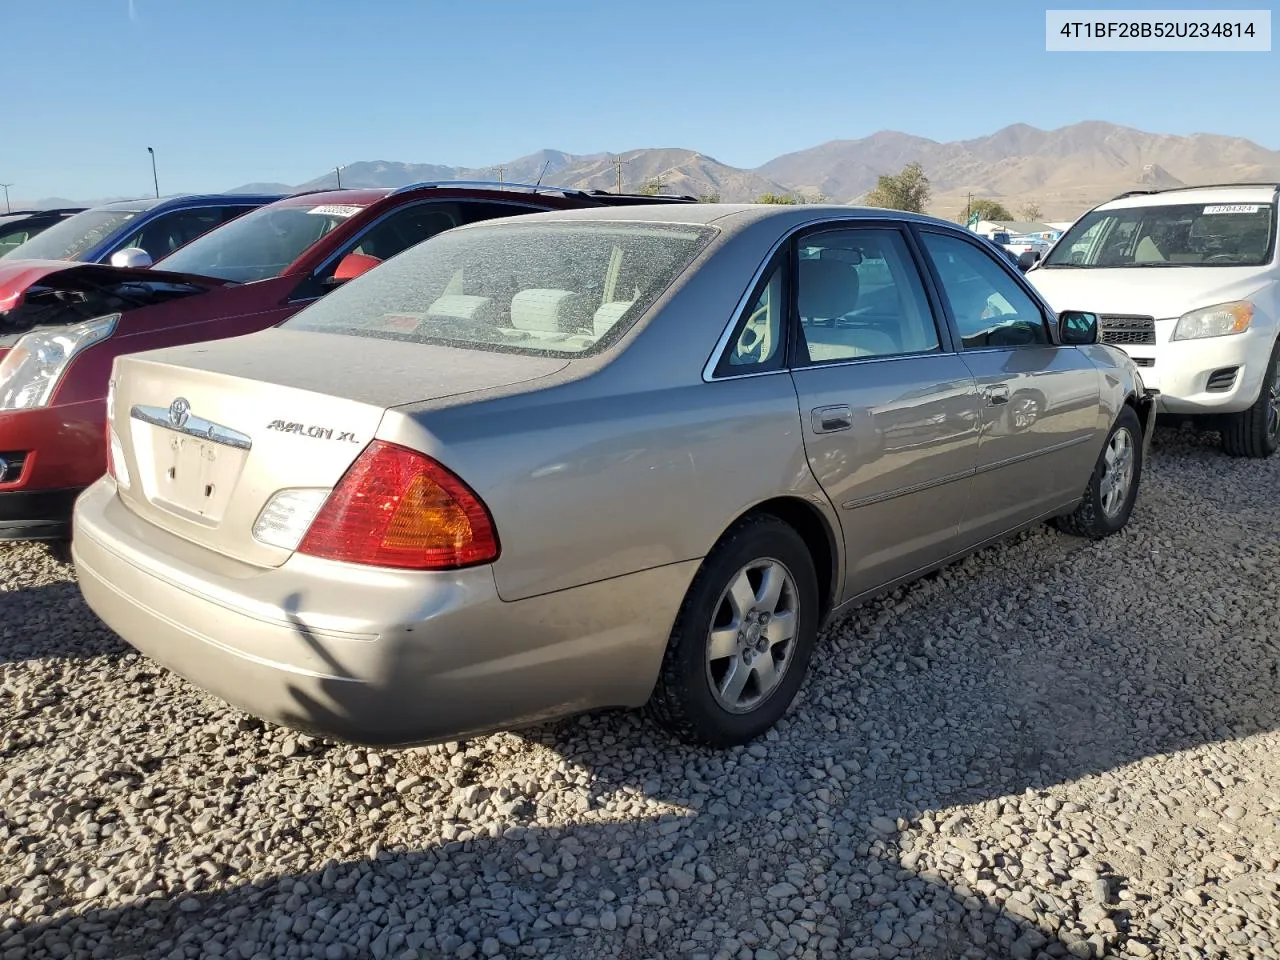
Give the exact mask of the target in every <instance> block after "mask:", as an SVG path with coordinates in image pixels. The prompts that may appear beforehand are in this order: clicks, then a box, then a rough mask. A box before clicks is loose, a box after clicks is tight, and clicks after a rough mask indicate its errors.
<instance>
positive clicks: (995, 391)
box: [985, 383, 1009, 406]
mask: <svg viewBox="0 0 1280 960" xmlns="http://www.w3.org/2000/svg"><path fill="white" fill-rule="evenodd" d="M985 392H986V395H987V405H988V406H995V405H996V404H999V403H1008V402H1009V388H1008V387H1007V386H1005V385H1004V384H1003V383H1001V384H997V385H996V386H994V387H987V389H986V391H985Z"/></svg>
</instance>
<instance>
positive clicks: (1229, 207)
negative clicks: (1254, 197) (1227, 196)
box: [1204, 203, 1262, 214]
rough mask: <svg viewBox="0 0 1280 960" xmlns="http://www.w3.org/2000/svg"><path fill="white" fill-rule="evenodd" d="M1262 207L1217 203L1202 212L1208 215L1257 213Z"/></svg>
mask: <svg viewBox="0 0 1280 960" xmlns="http://www.w3.org/2000/svg"><path fill="white" fill-rule="evenodd" d="M1261 209H1262V207H1261V206H1260V205H1259V204H1256V203H1219V204H1214V205H1213V206H1210V207H1205V208H1204V212H1205V213H1206V214H1210V213H1257V212H1258V211H1259V210H1261Z"/></svg>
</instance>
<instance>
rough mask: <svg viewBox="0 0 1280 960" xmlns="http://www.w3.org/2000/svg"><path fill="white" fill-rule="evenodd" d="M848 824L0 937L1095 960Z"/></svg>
mask: <svg viewBox="0 0 1280 960" xmlns="http://www.w3.org/2000/svg"><path fill="white" fill-rule="evenodd" d="M784 820H785V818H779V820H778V821H776V822H777V823H781V822H783V821H784ZM841 826H842V827H843V826H845V825H841ZM848 827H849V828H848V829H834V830H833V829H830V828H824V829H823V830H822V831H821V832H813V833H810V832H809V831H803V832H797V836H796V837H795V838H794V839H793V840H791V841H789V842H788V843H786V844H784V846H785V847H791V846H794V845H797V844H801V845H806V846H807V845H816V848H817V849H825V850H827V856H826V857H825V860H826V865H825V867H824V866H821V865H815V861H814V860H812V859H810V860H808V861H806V862H804V863H799V862H797V861H794V860H789V859H788V857H787V855H786V850H785V849H784V850H782V851H779V850H768V849H760V848H758V847H757V846H756V845H755V844H756V839H755V838H754V837H753V836H752V832H753V831H751V830H750V829H749V828H746V829H744V826H743V820H742V817H741V815H740V812H739V811H730V810H723V811H720V812H718V813H711V812H708V811H706V810H703V811H688V812H685V813H683V814H679V813H677V814H668V815H664V816H661V817H654V818H647V819H633V820H625V821H620V822H611V823H608V824H594V823H591V822H581V823H577V824H572V825H568V826H565V827H562V828H525V827H520V826H509V827H507V828H506V829H505V831H504V833H503V834H502V835H501V836H498V837H488V836H485V837H480V838H477V839H472V840H466V841H462V840H457V841H453V842H448V843H438V844H433V845H429V846H424V847H419V848H413V849H403V848H393V849H385V850H378V851H376V852H374V853H373V854H372V855H371V856H368V857H364V858H358V859H349V860H342V861H339V860H334V859H331V860H329V861H328V862H327V863H325V864H323V865H322V866H321V867H320V868H318V869H313V870H307V871H302V872H297V873H285V874H282V875H276V876H271V877H266V878H261V879H259V880H257V881H255V882H240V883H236V882H234V881H233V882H231V883H229V884H227V885H226V886H223V887H220V888H217V889H203V890H193V891H180V892H177V893H175V894H173V895H168V896H157V895H152V896H143V897H128V898H125V899H127V900H128V901H129V902H128V903H126V904H122V905H117V906H109V907H104V906H101V903H102V901H103V900H106V899H116V897H113V896H112V895H111V894H110V893H108V894H107V895H106V896H105V897H99V899H98V901H97V902H96V903H95V904H93V905H92V906H89V908H88V909H85V908H84V906H85V905H82V906H81V907H79V909H77V910H76V912H74V913H72V912H69V911H60V912H59V913H58V915H57V916H55V917H52V918H50V919H47V920H43V921H40V922H35V923H29V924H20V923H18V924H15V923H13V922H12V921H10V922H9V923H7V924H6V925H5V927H4V929H3V930H0V943H3V944H4V945H5V946H7V947H9V948H10V953H13V951H14V950H16V949H18V948H21V951H22V952H20V953H13V955H14V956H22V957H23V958H24V960H25V958H28V957H29V958H31V960H37V958H41V957H46V956H53V957H61V956H66V955H68V952H69V951H68V950H67V948H68V947H73V948H75V949H79V950H84V951H86V952H85V954H84V955H85V956H89V955H90V953H92V956H94V957H109V958H112V960H134V958H138V960H142V958H147V960H150V958H161V957H174V956H182V955H183V952H182V951H183V950H184V948H185V951H186V955H187V956H192V957H196V956H199V957H213V956H219V957H221V956H229V957H240V958H243V960H250V958H254V957H257V958H264V957H285V956H303V957H317V958H328V960H363V958H367V957H374V958H383V957H394V958H403V960H408V958H412V957H416V958H419V960H423V958H432V960H434V958H444V957H463V958H466V957H473V956H475V957H490V958H492V957H501V958H514V957H517V956H555V957H563V958H570V957H582V958H592V960H595V958H601V957H614V958H617V960H641V958H649V957H664V958H666V957H672V958H674V957H680V958H690V960H693V958H707V960H710V958H713V957H724V958H729V957H750V956H752V954H750V953H744V952H743V951H744V948H747V949H751V950H754V951H757V952H755V954H754V956H755V958H756V960H769V958H775V957H779V956H792V955H794V956H801V955H804V956H815V957H823V958H835V957H839V958H841V960H843V958H866V960H871V958H880V957H884V958H889V957H895V956H912V957H919V958H926V960H961V958H973V960H978V958H992V960H995V958H1000V960H1006V958H1008V957H1011V956H1016V957H1028V958H1030V957H1055V958H1057V957H1068V956H1071V955H1072V948H1073V946H1074V948H1075V951H1076V953H1075V955H1081V956H1088V955H1089V954H1088V953H1087V952H1083V953H1082V952H1080V947H1079V943H1078V941H1075V940H1060V939H1059V938H1057V937H1056V936H1054V935H1053V934H1052V933H1046V932H1045V931H1044V930H1043V929H1042V928H1041V926H1039V925H1037V924H1035V923H1032V922H1030V921H1028V920H1026V919H1022V918H1019V917H1017V916H1014V915H1012V914H1010V913H1009V912H1007V911H1004V910H1001V909H999V908H998V907H995V906H994V905H992V904H989V903H986V902H984V901H983V900H981V899H980V898H976V897H973V896H971V895H960V894H958V893H957V892H956V891H955V890H954V889H952V888H951V887H949V886H948V885H947V884H945V883H942V882H940V881H938V880H937V879H936V878H921V877H918V876H916V875H915V874H913V873H912V872H911V871H907V870H903V869H902V868H901V867H900V866H899V864H898V863H897V862H896V861H895V860H894V859H893V858H892V857H891V856H887V855H885V854H888V853H890V852H891V851H890V850H889V849H887V848H885V847H884V840H883V839H882V838H879V839H877V838H876V837H875V835H874V833H872V834H871V836H870V838H868V837H867V836H865V835H864V834H863V831H862V830H860V829H857V828H855V827H853V825H848ZM869 843H870V848H869ZM650 851H651V852H650ZM731 851H732V852H733V853H734V854H735V855H736V856H737V857H738V858H739V859H738V860H737V861H736V863H734V862H733V861H732V857H727V856H726V854H729V853H730V852H731ZM780 854H781V855H780ZM877 854H882V855H881V856H877ZM639 877H644V878H645V879H644V880H639V879H638V878H639ZM823 878H831V882H830V884H828V882H827V880H825V879H823ZM815 886H816V887H817V888H818V889H817V892H814V887H815ZM801 890H806V892H805V893H803V894H802V893H801V892H800V891H801ZM837 890H838V891H839V892H837ZM886 894H888V895H890V896H892V898H893V899H892V900H890V899H889V898H888V897H887V896H886ZM904 899H910V900H911V902H912V905H913V907H914V909H915V910H916V911H917V913H923V914H927V915H928V917H929V919H928V920H923V919H921V921H920V925H918V926H917V925H913V924H912V923H911V922H908V923H907V924H905V925H900V926H899V927H898V928H896V929H885V928H884V927H883V926H882V925H881V923H880V922H876V923H869V922H868V918H869V917H871V916H873V915H875V913H876V911H882V908H883V907H884V905H885V904H886V903H894V904H901V903H903V902H904ZM51 906H52V905H51ZM770 938H775V939H774V940H773V943H774V947H773V948H769V947H766V946H765V944H766V943H767V942H769V941H770ZM466 944H471V945H472V946H471V947H467V946H465V945H466ZM1011 945H1012V946H1011ZM806 951H812V953H809V952H806ZM1010 951H1012V952H1010ZM7 955H9V954H6V956H7Z"/></svg>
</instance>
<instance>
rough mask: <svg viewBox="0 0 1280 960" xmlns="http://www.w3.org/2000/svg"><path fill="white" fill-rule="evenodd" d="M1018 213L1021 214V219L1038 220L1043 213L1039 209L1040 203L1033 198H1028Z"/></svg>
mask: <svg viewBox="0 0 1280 960" xmlns="http://www.w3.org/2000/svg"><path fill="white" fill-rule="evenodd" d="M1018 213H1019V214H1021V215H1022V219H1023V220H1039V219H1040V218H1041V217H1042V216H1044V214H1043V213H1042V212H1041V210H1040V204H1038V203H1036V202H1035V201H1034V200H1028V201H1027V202H1026V203H1024V204H1023V205H1022V206H1021V207H1020V208H1019V209H1018Z"/></svg>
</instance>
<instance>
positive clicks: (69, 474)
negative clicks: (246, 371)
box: [0, 181, 693, 540]
mask: <svg viewBox="0 0 1280 960" xmlns="http://www.w3.org/2000/svg"><path fill="white" fill-rule="evenodd" d="M654 202H693V198H692V197H648V196H633V195H619V194H609V193H604V192H603V191H582V190H570V189H564V188H560V187H543V186H538V185H528V184H499V183H484V182H462V181H439V182H433V183H422V184H413V185H411V186H407V187H401V188H399V189H394V190H391V189H379V190H329V191H323V192H314V193H308V194H298V195H295V196H291V197H287V198H285V199H283V200H279V201H277V202H275V203H272V204H268V205H267V206H263V207H259V208H258V209H257V210H254V211H253V212H251V213H247V214H245V215H243V216H241V217H239V218H237V219H235V220H233V221H231V222H230V223H228V224H226V225H224V226H222V227H218V228H216V229H214V230H212V231H210V232H209V233H206V234H205V235H203V236H201V237H199V238H197V239H195V240H193V241H191V242H190V243H188V244H187V245H186V246H184V247H181V248H179V249H178V250H176V251H174V252H173V253H172V254H170V255H169V256H167V257H164V258H163V259H161V260H159V261H157V262H156V264H155V265H154V266H153V267H150V268H146V267H140V268H126V267H113V266H109V265H104V264H76V263H68V262H66V261H40V260H34V261H33V260H20V261H15V262H13V263H12V264H7V263H3V262H0V358H2V359H0V540H63V539H66V538H67V537H68V536H69V534H70V526H69V521H70V517H71V508H72V504H73V503H74V502H75V498H76V497H77V496H78V495H79V493H80V491H81V490H83V489H84V488H85V487H86V486H88V485H89V484H91V483H93V482H94V481H95V480H96V479H97V478H98V477H100V476H102V474H103V472H104V470H105V469H106V450H105V439H104V431H105V424H106V412H105V411H106V405H105V402H104V401H105V400H106V396H107V388H108V380H109V376H110V371H111V363H112V360H114V359H115V357H116V356H118V355H120V354H125V353H137V352H140V351H143V350H151V349H154V348H157V347H167V346H173V345H175V344H182V343H193V342H197V341H203V340H216V339H221V338H224V337H235V336H240V335H242V334H246V333H253V332H255V331H257V330H262V329H264V328H266V327H270V326H273V325H275V324H277V323H280V322H282V321H283V320H286V319H287V318H289V317H290V316H292V315H293V314H294V313H296V312H297V311H298V310H301V309H302V308H303V307H305V306H306V305H307V304H309V303H311V302H313V301H314V300H316V299H318V298H319V297H322V296H324V295H325V293H326V292H328V291H329V290H331V289H332V288H333V287H334V286H336V285H337V284H340V283H342V282H344V281H346V280H349V279H351V278H353V277H355V276H357V275H359V274H361V273H363V272H365V271H366V270H368V269H370V268H372V267H374V266H376V265H377V264H379V263H380V262H382V261H383V260H385V259H387V258H388V257H392V256H395V255H396V254H397V253H399V252H400V251H402V250H404V249H406V248H407V247H410V246H413V245H414V244H417V243H420V242H422V241H423V240H426V239H427V238H429V237H431V236H433V235H435V234H437V233H440V232H442V231H444V230H447V229H449V228H451V227H455V226H460V225H462V224H464V223H471V222H474V221H477V220H486V219H492V218H495V217H506V216H513V215H517V214H522V213H535V212H538V211H542V210H555V209H564V208H571V207H595V206H609V205H617V204H624V203H625V204H634V203H654Z"/></svg>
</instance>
